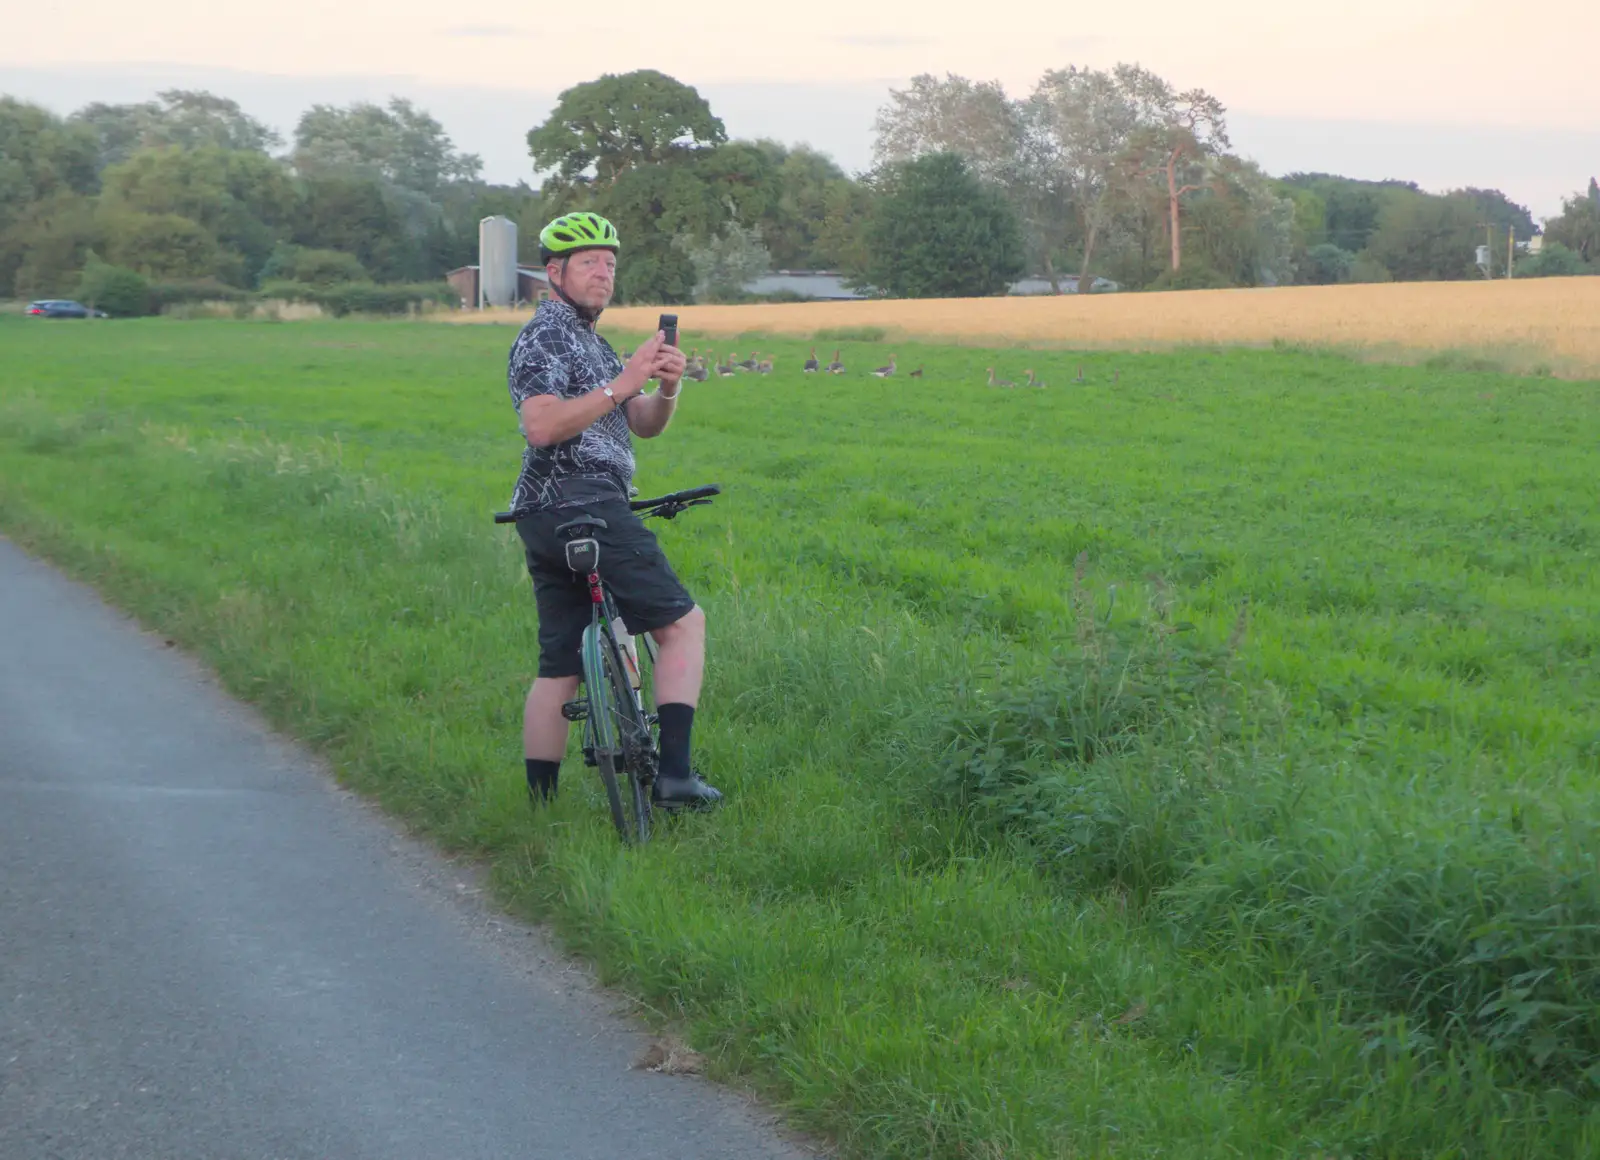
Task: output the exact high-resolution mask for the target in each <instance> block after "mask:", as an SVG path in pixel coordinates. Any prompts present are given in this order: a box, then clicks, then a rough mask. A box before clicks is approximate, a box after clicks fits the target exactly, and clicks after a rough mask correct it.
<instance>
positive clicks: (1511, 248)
mask: <svg viewBox="0 0 1600 1160" xmlns="http://www.w3.org/2000/svg"><path fill="white" fill-rule="evenodd" d="M1516 268H1517V227H1516V226H1507V227H1506V277H1507V278H1512V277H1515V276H1516Z"/></svg>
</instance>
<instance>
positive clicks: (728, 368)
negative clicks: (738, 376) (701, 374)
mask: <svg viewBox="0 0 1600 1160" xmlns="http://www.w3.org/2000/svg"><path fill="white" fill-rule="evenodd" d="M728 358H729V360H732V358H733V356H732V355H731V354H730V355H729V356H728ZM735 372H736V368H735V367H734V365H733V363H732V361H729V362H722V363H718V364H717V374H718V375H719V376H721V377H722V378H725V379H731V378H732V377H733V376H734V374H735Z"/></svg>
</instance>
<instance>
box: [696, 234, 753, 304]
mask: <svg viewBox="0 0 1600 1160" xmlns="http://www.w3.org/2000/svg"><path fill="white" fill-rule="evenodd" d="M683 249H684V250H685V251H686V252H687V253H688V255H689V261H690V262H691V263H692V264H693V266H694V274H695V280H694V299H695V301H696V302H715V301H717V300H718V299H723V298H736V297H738V296H739V294H740V293H741V292H742V291H743V289H744V287H745V285H746V284H747V283H749V282H750V281H751V280H752V279H754V278H759V277H760V276H761V275H763V274H765V273H766V272H767V271H768V270H770V269H771V268H772V257H771V255H770V254H769V253H768V252H767V247H766V246H765V245H763V244H762V240H761V227H760V226H750V227H748V228H746V227H745V226H741V225H740V224H739V223H738V222H729V223H728V224H727V225H726V226H724V227H723V230H722V233H721V235H720V236H718V237H715V238H712V239H711V240H710V241H709V242H704V243H701V244H699V245H695V244H693V243H687V244H685V245H684V246H683Z"/></svg>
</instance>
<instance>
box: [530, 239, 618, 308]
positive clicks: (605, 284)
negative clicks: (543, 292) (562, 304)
mask: <svg viewBox="0 0 1600 1160" xmlns="http://www.w3.org/2000/svg"><path fill="white" fill-rule="evenodd" d="M562 265H563V262H562V260H561V259H560V258H557V259H556V260H555V261H554V262H551V263H550V264H549V265H548V266H546V267H545V273H547V274H548V275H549V276H550V282H551V284H552V285H555V286H559V287H561V289H563V290H565V291H566V293H567V297H568V298H570V299H572V300H573V301H574V302H576V303H577V304H578V305H579V306H587V307H588V308H589V309H590V310H604V309H605V308H606V307H607V306H609V305H610V304H611V295H612V292H613V291H614V290H615V289H616V285H617V256H616V255H615V254H613V253H612V252H611V251H610V250H581V251H579V252H578V253H576V254H574V255H572V257H570V258H568V259H566V261H565V265H566V273H565V275H563V273H562V269H561V267H562Z"/></svg>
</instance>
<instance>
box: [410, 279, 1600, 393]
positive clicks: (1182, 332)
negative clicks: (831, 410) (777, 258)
mask: <svg viewBox="0 0 1600 1160" xmlns="http://www.w3.org/2000/svg"><path fill="white" fill-rule="evenodd" d="M657 313H658V311H656V310H655V309H654V308H650V309H644V308H634V309H617V310H613V311H610V312H608V313H607V316H606V318H607V325H609V326H614V327H617V328H620V329H622V330H627V329H628V328H630V327H631V328H634V329H636V330H643V329H645V328H647V327H650V328H653V327H654V325H655V319H656V314H657ZM678 313H679V314H680V315H681V317H682V326H683V329H684V331H685V333H689V332H691V331H693V332H695V333H698V334H703V335H712V336H715V337H717V338H727V337H731V336H736V335H738V334H740V333H746V332H750V333H756V332H759V333H765V334H782V335H789V336H797V337H806V336H809V335H811V334H813V333H814V332H816V331H818V330H826V329H836V328H841V327H842V328H862V327H876V328H881V329H883V330H885V331H887V332H888V335H889V336H890V337H891V338H893V339H895V340H897V341H904V340H905V339H907V338H917V339H922V340H927V339H930V338H931V339H934V340H936V341H937V340H944V341H957V342H968V343H974V344H978V345H994V344H997V343H998V344H1013V343H1029V344H1034V345H1042V346H1055V347H1063V346H1064V347H1073V348H1084V347H1098V348H1110V349H1116V348H1120V349H1132V348H1162V347H1172V346H1179V345H1219V344H1226V345H1271V344H1272V343H1274V342H1278V343H1292V344H1295V345H1302V346H1315V347H1332V348H1336V349H1340V350H1344V351H1347V352H1349V353H1355V354H1360V355H1362V356H1375V357H1380V358H1384V359H1388V360H1393V361H1406V360H1407V359H1411V360H1415V359H1416V358H1417V355H1418V353H1421V354H1422V355H1423V356H1424V357H1426V355H1428V354H1437V353H1439V352H1441V351H1452V352H1469V354H1471V355H1474V356H1476V357H1479V358H1487V359H1489V360H1491V361H1493V362H1495V363H1498V364H1501V365H1503V366H1505V367H1507V368H1508V369H1511V370H1515V371H1523V372H1525V371H1537V370H1541V369H1543V370H1546V371H1548V372H1550V373H1555V374H1559V375H1563V376H1567V377H1575V378H1579V377H1590V378H1594V377H1600V278H1534V279H1527V280H1524V281H1521V282H1517V281H1509V282H1507V281H1499V282H1426V283H1419V282H1412V283H1404V284H1398V283H1397V284H1393V285H1384V286H1293V287H1285V288H1282V289H1273V290H1204V291H1187V292H1183V293H1174V294H1099V295H1094V296H1092V297H1087V298H1078V297H1076V296H1072V295H1067V296H1062V297H1041V298H978V299H967V300H962V301H948V302H928V301H922V302H912V301H882V302H818V303H796V304H784V305H762V306H695V307H684V308H682V309H681V310H679V312H678ZM489 314H490V317H491V319H494V318H495V312H489ZM510 317H513V316H512V315H511V314H510V312H506V313H505V314H503V315H500V316H499V318H498V319H497V320H498V321H502V322H503V321H505V320H506V319H508V318H510ZM439 319H440V320H441V321H448V322H456V323H471V322H474V321H481V320H482V316H480V315H478V314H476V313H475V312H472V311H463V312H451V313H448V314H441V315H440V316H439Z"/></svg>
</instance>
